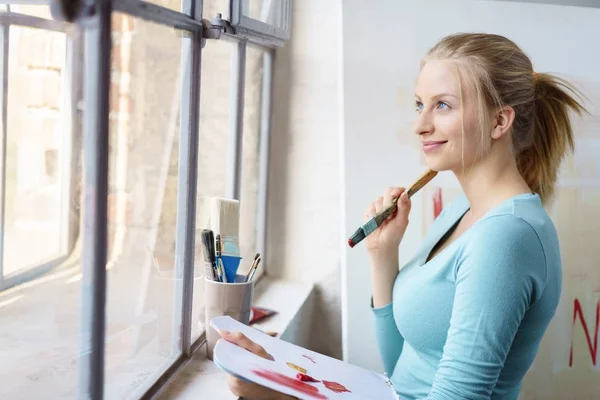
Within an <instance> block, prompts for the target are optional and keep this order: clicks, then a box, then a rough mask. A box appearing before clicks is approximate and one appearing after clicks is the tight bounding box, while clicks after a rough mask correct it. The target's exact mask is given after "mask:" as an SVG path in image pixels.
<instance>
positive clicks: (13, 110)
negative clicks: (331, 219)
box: [0, 0, 290, 399]
mask: <svg viewBox="0 0 600 400" xmlns="http://www.w3.org/2000/svg"><path fill="white" fill-rule="evenodd" d="M9 3H10V1H9ZM15 3H18V4H14V5H13V4H5V5H2V6H0V55H1V56H0V73H2V75H3V77H4V79H2V80H0V89H1V90H0V94H1V97H0V110H1V113H0V117H1V121H2V124H1V125H0V127H1V132H0V133H1V135H2V141H1V142H0V144H1V149H2V150H1V152H0V165H1V167H2V168H1V169H0V190H1V191H0V194H1V196H0V200H1V202H0V217H1V218H2V224H1V225H0V226H2V228H1V229H0V318H1V320H2V323H3V332H5V334H3V335H2V337H1V338H0V354H2V357H1V358H2V359H1V360H0V365H1V366H2V367H1V368H0V383H2V385H0V397H1V398H21V397H26V398H38V397H47V398H78V397H86V398H91V399H101V398H109V399H121V398H141V397H144V398H146V397H148V396H149V395H151V394H152V393H154V392H156V390H157V389H158V388H160V386H161V385H162V383H164V382H165V380H166V379H168V377H169V376H171V375H172V374H173V373H174V371H176V370H177V368H178V367H179V366H180V365H181V364H182V363H183V362H184V361H185V360H186V359H187V358H189V357H190V355H191V354H192V353H193V352H194V351H197V350H198V348H199V347H200V345H201V344H202V342H203V340H204V320H203V317H202V315H201V314H202V296H203V291H202V290H203V287H202V286H203V285H202V283H203V272H204V268H203V265H202V263H203V260H202V259H201V252H200V251H199V248H200V246H199V242H200V241H199V239H197V238H199V234H195V233H196V232H199V231H200V230H201V229H203V228H204V226H205V225H204V219H203V218H204V213H205V199H206V197H208V196H229V197H233V198H237V199H239V200H240V207H241V213H240V214H241V215H240V247H241V251H242V257H243V258H244V260H246V263H243V264H242V267H241V268H242V269H241V271H245V270H247V268H248V266H249V264H248V261H249V260H251V259H252V258H253V256H254V253H255V252H261V253H262V254H263V263H262V265H263V266H264V265H266V264H267V262H266V259H265V252H266V249H265V245H264V236H265V225H266V224H265V218H266V217H265V215H266V213H265V208H266V193H267V192H266V183H267V165H268V144H269V119H270V118H269V115H270V101H271V96H270V84H271V72H272V65H271V63H272V59H273V51H274V50H275V47H276V46H277V45H282V44H283V42H284V41H285V39H286V38H287V37H288V36H289V15H288V14H286V13H288V12H289V5H290V4H289V3H290V2H289V0H288V1H283V2H279V1H274V2H270V1H264V2H254V1H251V2H250V3H248V4H246V5H244V4H242V3H241V2H238V1H231V2H230V1H229V0H204V1H200V0H184V1H183V2H182V1H180V0H177V1H171V0H152V1H150V2H143V1H140V0H113V1H112V4H111V5H112V10H110V8H108V7H107V8H103V7H99V8H98V9H97V14H96V15H95V16H91V17H89V16H76V18H75V20H74V21H73V22H66V20H65V18H59V19H54V18H53V16H56V15H57V14H60V10H59V9H58V8H56V7H53V9H52V14H51V12H50V6H49V5H48V4H49V2H48V3H46V4H42V3H43V2H41V3H40V2H36V4H32V5H27V4H23V3H24V1H23V0H18V1H15ZM230 3H231V7H230ZM262 3H264V4H262ZM57 4H60V2H57ZM273 4H275V5H273ZM202 7H203V8H202ZM238 9H239V11H240V13H239V14H237V15H238V17H239V18H238V19H237V20H236V21H232V18H231V17H232V12H234V11H235V10H238ZM232 10H233V11H232ZM256 10H263V12H262V14H261V13H260V12H259V11H256ZM257 12H258V14H257ZM217 14H221V16H222V20H221V21H219V22H220V23H223V22H224V23H225V24H226V25H227V24H230V26H233V28H232V29H231V28H230V27H228V28H227V30H226V31H224V30H221V31H219V28H218V26H211V25H210V22H209V21H210V20H214V18H215V17H216V16H217ZM202 16H204V20H203V19H202ZM87 18H95V21H94V23H93V24H91V23H88V21H86V19H87ZM109 22H110V26H111V30H110V31H108V30H107V29H106V27H108V26H109ZM248 22H250V24H248ZM254 22H256V24H255V25H252V24H253V23H254ZM96 28H97V29H96ZM201 35H206V36H208V37H211V38H213V39H209V38H208V37H207V38H206V39H203V40H202V41H201ZM84 55H85V57H84ZM3 82H6V85H3ZM84 88H85V90H84ZM245 264H248V265H245Z"/></svg>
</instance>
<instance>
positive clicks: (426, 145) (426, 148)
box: [422, 140, 447, 153]
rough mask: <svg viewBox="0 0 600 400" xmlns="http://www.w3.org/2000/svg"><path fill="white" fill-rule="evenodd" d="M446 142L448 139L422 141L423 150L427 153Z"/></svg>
mask: <svg viewBox="0 0 600 400" xmlns="http://www.w3.org/2000/svg"><path fill="white" fill-rule="evenodd" d="M446 142H447V141H446V140H439V141H435V142H434V141H429V142H422V145H423V151H424V152H426V153H427V152H429V151H433V150H436V149H438V148H440V147H442V146H443V145H444V144H446Z"/></svg>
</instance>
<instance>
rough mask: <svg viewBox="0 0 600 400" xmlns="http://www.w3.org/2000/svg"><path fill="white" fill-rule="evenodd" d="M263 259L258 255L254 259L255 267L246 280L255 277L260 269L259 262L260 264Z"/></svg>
mask: <svg viewBox="0 0 600 400" xmlns="http://www.w3.org/2000/svg"><path fill="white" fill-rule="evenodd" d="M261 260H262V258H260V257H258V258H257V259H256V260H255V261H254V267H253V268H252V270H251V271H250V272H249V273H248V277H247V278H246V282H250V281H252V279H254V275H255V274H256V270H257V269H258V264H260V261H261Z"/></svg>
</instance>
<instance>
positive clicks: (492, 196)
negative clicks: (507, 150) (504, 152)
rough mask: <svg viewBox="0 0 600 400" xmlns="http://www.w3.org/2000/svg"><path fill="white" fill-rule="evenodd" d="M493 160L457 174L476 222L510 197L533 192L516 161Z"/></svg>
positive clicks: (482, 162)
mask: <svg viewBox="0 0 600 400" xmlns="http://www.w3.org/2000/svg"><path fill="white" fill-rule="evenodd" d="M493 161H494V160H491V159H488V160H485V161H484V160H482V161H481V162H479V163H477V164H475V165H473V166H472V167H471V168H467V167H465V171H464V172H463V171H454V173H455V175H456V177H457V178H458V181H459V182H460V185H461V187H462V190H463V192H464V193H465V195H466V197H467V199H468V201H469V205H470V209H471V214H472V217H474V218H475V219H479V218H481V217H482V216H483V215H484V214H485V213H487V212H488V211H489V210H491V209H492V208H494V207H495V206H497V205H498V204H500V203H502V202H503V201H505V200H507V199H509V198H511V197H514V196H516V195H519V194H523V193H531V189H530V188H529V187H528V186H527V183H526V182H525V180H524V179H523V177H522V176H521V174H520V173H519V170H518V169H517V165H516V162H515V161H514V160H509V161H505V162H502V163H499V162H496V163H494V162H493Z"/></svg>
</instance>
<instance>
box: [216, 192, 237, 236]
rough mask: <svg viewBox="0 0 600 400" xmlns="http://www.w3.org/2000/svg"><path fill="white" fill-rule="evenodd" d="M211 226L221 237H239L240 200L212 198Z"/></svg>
mask: <svg viewBox="0 0 600 400" xmlns="http://www.w3.org/2000/svg"><path fill="white" fill-rule="evenodd" d="M209 210H210V226H211V229H212V230H213V232H214V233H215V234H220V235H221V237H225V236H229V237H235V238H237V237H238V234H239V226H240V202H239V201H238V200H231V199H225V198H221V197H211V198H210V203H209Z"/></svg>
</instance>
